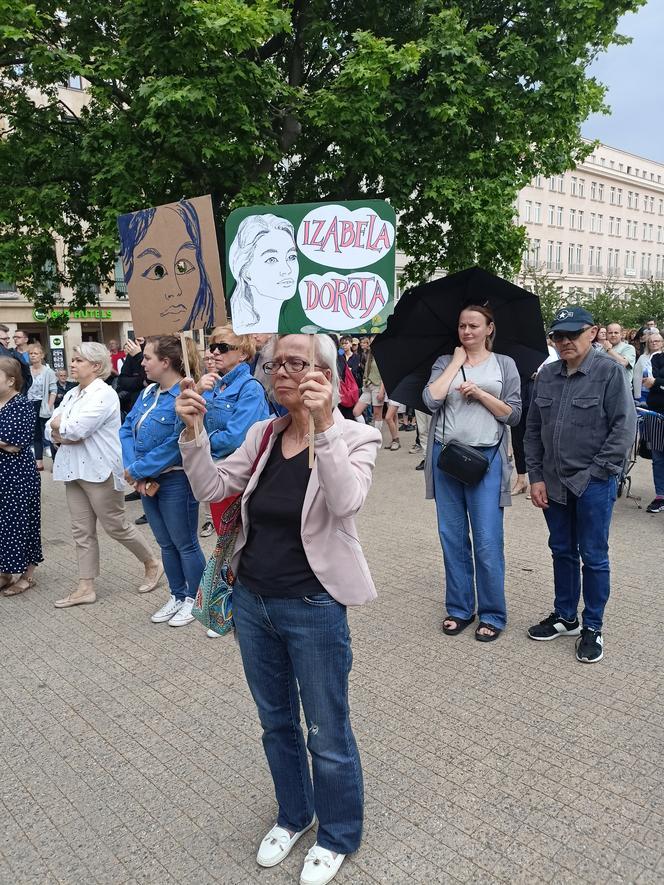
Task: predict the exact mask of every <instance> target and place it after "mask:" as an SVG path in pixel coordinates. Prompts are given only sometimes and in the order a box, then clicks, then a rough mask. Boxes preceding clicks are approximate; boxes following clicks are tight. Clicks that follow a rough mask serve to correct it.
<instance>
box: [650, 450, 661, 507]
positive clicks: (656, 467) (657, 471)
mask: <svg viewBox="0 0 664 885" xmlns="http://www.w3.org/2000/svg"><path fill="white" fill-rule="evenodd" d="M652 478H653V482H654V483H655V494H656V495H657V497H658V498H664V452H656V451H655V450H654V449H653V450H652Z"/></svg>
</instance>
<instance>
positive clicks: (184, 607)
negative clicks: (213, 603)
mask: <svg viewBox="0 0 664 885" xmlns="http://www.w3.org/2000/svg"><path fill="white" fill-rule="evenodd" d="M193 607H194V600H193V599H192V597H191V596H187V597H185V600H184V602H183V603H182V604H181V605H180V608H179V609H178V611H177V612H176V613H175V614H174V615H173V617H172V618H171V619H170V621H169V622H168V626H169V627H185V626H186V625H187V624H191V622H192V621H193V620H194V616H193V615H192V613H191V610H192V608H193Z"/></svg>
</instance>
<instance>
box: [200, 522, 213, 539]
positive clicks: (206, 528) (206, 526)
mask: <svg viewBox="0 0 664 885" xmlns="http://www.w3.org/2000/svg"><path fill="white" fill-rule="evenodd" d="M213 531H214V523H213V522H211V521H210V520H209V519H208V521H207V522H204V523H203V526H202V528H201V538H209V537H210V535H211V534H212V532H213Z"/></svg>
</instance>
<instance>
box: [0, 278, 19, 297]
mask: <svg viewBox="0 0 664 885" xmlns="http://www.w3.org/2000/svg"><path fill="white" fill-rule="evenodd" d="M14 292H16V283H11V282H10V281H9V280H0V295H8V294H10V293H12V294H13V293H14Z"/></svg>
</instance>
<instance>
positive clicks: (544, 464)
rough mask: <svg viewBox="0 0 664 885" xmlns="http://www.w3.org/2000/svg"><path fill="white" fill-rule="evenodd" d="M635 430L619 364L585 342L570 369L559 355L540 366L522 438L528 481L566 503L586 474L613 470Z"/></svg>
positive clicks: (582, 488)
mask: <svg viewBox="0 0 664 885" xmlns="http://www.w3.org/2000/svg"><path fill="white" fill-rule="evenodd" d="M635 434H636V411H635V409H634V402H633V400H632V396H631V390H628V388H627V386H626V384H625V370H624V369H623V368H622V366H619V365H618V363H616V362H614V360H612V359H611V358H610V357H607V356H606V355H605V354H603V353H600V352H599V351H597V350H595V349H594V348H592V347H591V348H590V351H589V352H588V355H587V356H586V358H585V359H584V360H583V362H582V363H581V365H580V366H579V368H578V369H577V370H576V372H573V373H572V374H571V375H568V374H567V364H566V363H565V362H564V361H563V360H558V361H557V362H555V363H549V365H547V366H544V367H543V368H542V369H541V371H540V373H539V375H538V376H537V380H536V381H535V390H534V391H533V398H532V402H531V405H530V411H529V412H528V424H527V429H526V435H525V439H524V444H525V449H526V464H527V467H528V475H529V477H530V482H531V483H534V482H544V483H545V484H546V491H547V495H548V497H549V498H551V499H552V500H553V501H557V502H558V503H559V504H566V503H567V492H568V491H570V492H571V493H572V494H574V495H576V496H577V497H578V496H579V495H582V494H583V492H584V491H585V490H586V487H587V486H588V483H589V482H590V480H591V478H595V479H604V480H606V479H609V477H611V476H618V475H619V474H620V473H621V471H622V469H623V463H624V461H625V458H626V456H627V452H628V451H629V448H630V446H631V445H632V443H633V442H634V436H635Z"/></svg>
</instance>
